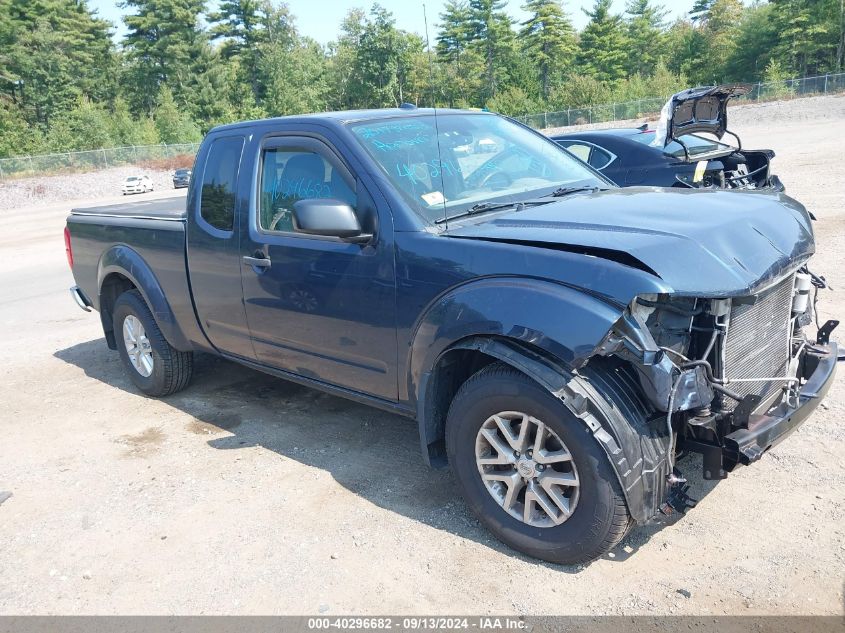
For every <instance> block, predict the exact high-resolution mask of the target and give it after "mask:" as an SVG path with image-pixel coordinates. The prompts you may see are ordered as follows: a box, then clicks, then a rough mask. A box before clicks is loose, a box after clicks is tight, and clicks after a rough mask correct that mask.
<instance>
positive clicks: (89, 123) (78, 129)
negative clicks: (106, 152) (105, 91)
mask: <svg viewBox="0 0 845 633" xmlns="http://www.w3.org/2000/svg"><path fill="white" fill-rule="evenodd" d="M47 143H48V145H49V147H50V150H51V151H54V152H70V151H74V150H87V149H102V148H104V147H114V146H115V145H117V142H116V140H115V137H114V135H113V124H112V118H111V115H110V113H109V112H108V111H107V110H106V109H105V108H104V107H103V106H101V105H98V104H95V103H92V102H91V101H89V100H88V99H86V98H85V97H80V98H79V101H78V102H77V104H76V105H75V106H74V107H73V109H71V110H69V111H68V112H66V113H64V114H62V115H60V116H58V117H56V118H55V120H54V121H53V124H52V125H51V126H50V133H49V135H48V137H47Z"/></svg>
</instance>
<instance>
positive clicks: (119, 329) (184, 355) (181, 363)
mask: <svg viewBox="0 0 845 633" xmlns="http://www.w3.org/2000/svg"><path fill="white" fill-rule="evenodd" d="M112 314H113V327H114V335H115V338H116V340H117V349H118V352H119V353H120V358H121V360H122V361H123V366H124V368H125V369H126V372H127V373H128V374H129V377H130V378H131V379H132V382H133V383H135V386H136V387H138V389H140V390H141V391H143V392H144V393H145V394H147V395H148V396H156V397H158V396H168V395H170V394H172V393H176V392H177V391H180V390H182V389H184V388H185V387H187V386H188V383H189V382H190V381H191V376H192V374H193V371H194V355H193V352H180V351H179V350H177V349H176V348H174V347H172V346H171V345H170V343H168V342H167V340H166V339H165V338H164V336H163V335H162V333H161V330H160V329H159V328H158V325H157V324H156V322H155V319H153V315H152V313H151V312H150V309H149V308H148V307H147V304H146V302H145V301H144V298H143V297H142V296H141V293H140V292H138V291H137V290H127V291H126V292H124V293H123V294H122V295H120V296H119V297H118V298H117V301H115V303H114V310H113V311H112ZM129 315H133V316H135V317H136V318H137V319H138V320H139V321H140V322H141V325H143V326H144V330H145V333H146V336H147V339H148V340H149V342H150V347H151V349H152V357H153V369H152V373H151V374H150V375H149V376H144V375H142V374H141V373H140V372H139V371H138V370H137V369H135V367H134V366H133V365H132V362H131V361H130V360H129V353H128V351H127V349H126V345H125V344H124V341H123V322H124V320H125V319H126V317H128V316H129Z"/></svg>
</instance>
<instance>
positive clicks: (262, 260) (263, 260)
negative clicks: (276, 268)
mask: <svg viewBox="0 0 845 633" xmlns="http://www.w3.org/2000/svg"><path fill="white" fill-rule="evenodd" d="M257 254H258V253H256V255H257ZM270 263H271V262H270V258H269V257H249V256H248V255H244V264H249V265H250V266H253V267H254V268H270Z"/></svg>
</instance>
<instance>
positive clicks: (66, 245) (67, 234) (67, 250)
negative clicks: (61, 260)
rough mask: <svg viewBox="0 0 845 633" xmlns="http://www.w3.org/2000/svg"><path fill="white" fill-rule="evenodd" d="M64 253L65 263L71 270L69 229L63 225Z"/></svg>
mask: <svg viewBox="0 0 845 633" xmlns="http://www.w3.org/2000/svg"><path fill="white" fill-rule="evenodd" d="M65 255H67V265H68V266H70V268H71V270H73V248H72V247H71V245H70V231H69V230H68V228H67V227H65Z"/></svg>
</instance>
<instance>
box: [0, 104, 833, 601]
mask: <svg viewBox="0 0 845 633" xmlns="http://www.w3.org/2000/svg"><path fill="white" fill-rule="evenodd" d="M793 103H796V104H798V105H797V106H794V107H799V108H803V107H805V106H804V104H803V102H793ZM837 103H838V102H837ZM783 107H784V108H788V107H790V106H789V104H787V105H785V106H783ZM783 112H786V110H784V111H783ZM796 117H799V115H796ZM785 121H786V120H785V119H783V120H782V121H781V123H780V124H779V125H778V126H777V128H775V129H773V128H772V126H771V125H770V121H768V120H760V119H757V120H755V119H754V117H752V118H751V120H750V121H748V122H746V123H743V124H742V125H737V129H738V131H739V132H740V133H741V135H742V137H743V141H744V142H745V145H746V146H748V147H771V148H773V149H775V150H776V152H777V154H778V156H777V159H776V161H775V165H776V170H777V172H778V173H779V174H780V175H781V177H782V178H783V181H784V182H785V183H786V186H787V190H788V192H789V193H790V195H793V196H794V197H796V198H797V199H799V200H801V201H802V202H804V203H805V204H806V205H807V206H808V207H809V208H810V209H811V210H812V211H813V212H815V214H816V215H817V216H818V218H819V220H818V222H817V223H816V230H817V237H818V254H817V256H816V258H815V263H814V268H815V269H816V271H817V272H818V273H820V274H823V275H826V276H827V277H828V278H829V280H830V282H831V283H832V284H833V286H834V287H836V288H837V289H839V288H845V272H843V271H845V267H843V261H845V187H843V185H842V183H843V181H845V162H843V161H842V147H841V142H842V141H841V139H842V138H845V117H840V118H837V119H832V120H809V121H804V122H802V123H796V124H791V125H790V124H787V123H786V122H785ZM165 193H166V192H156V193H154V194H150V195H149V197H151V198H152V197H160V196H163V195H165ZM116 200H120V198H119V197H118V198H117V199H116ZM105 201H106V200H104V202H105ZM85 202H91V201H90V200H87V201H85ZM70 206H71V203H67V204H52V205H41V206H29V207H24V208H19V209H15V210H13V211H9V212H8V213H6V214H5V217H6V218H7V223H6V226H7V227H9V228H7V230H6V231H4V232H3V233H2V234H0V287H2V288H3V289H4V293H3V295H2V297H0V326H2V331H3V332H4V333H5V334H4V336H3V339H2V340H3V344H2V345H0V411H2V413H0V431H2V433H3V441H2V443H0V491H4V490H7V491H10V492H12V493H13V496H12V497H11V498H9V499H7V500H6V501H5V502H3V503H2V505H0V534H2V547H0V570H2V573H0V613H2V614H32V613H38V614H49V613H62V614H94V613H97V614H109V613H123V614H142V613H156V614H169V613H177V614H215V613H238V614H247V613H248V614H257V613H261V614H296V613H299V614H301V613H323V614H329V615H331V614H339V613H355V614H374V613H394V614H449V613H451V614H478V613H484V614H491V613H495V614H548V613H567V614H573V615H577V614H582V615H589V614H617V615H620V614H624V615H633V614H648V615H658V614H699V615H700V614H708V615H709V614H713V615H716V614H741V615H750V614H790V615H797V614H831V615H832V614H841V613H842V604H843V570H845V538H843V537H845V465H843V460H842V455H843V454H845V427H843V423H842V420H843V417H845V372H843V371H840V373H839V376H838V377H837V380H836V383H835V385H834V386H833V388H832V390H831V393H830V395H829V396H828V398H827V399H826V400H825V402H824V403H823V404H822V406H821V407H820V409H819V410H818V411H817V413H816V414H815V415H814V416H813V417H812V418H811V419H810V420H809V421H808V422H807V423H805V424H804V425H803V426H802V427H801V428H800V429H799V430H798V431H797V432H796V433H795V434H794V435H793V436H792V437H790V438H789V439H788V440H787V441H786V442H784V443H783V444H781V445H779V446H778V447H776V448H775V449H773V450H772V451H771V452H769V453H768V454H767V455H766V456H765V457H764V458H763V459H762V460H761V461H760V462H759V463H758V464H756V465H755V466H753V467H750V468H744V469H740V470H738V471H736V472H735V473H733V474H731V476H730V477H729V478H728V479H727V480H726V481H723V482H719V483H718V484H714V482H705V481H703V480H702V479H701V476H700V469H699V466H700V465H699V463H698V462H697V461H695V460H687V461H685V462H683V463H682V464H681V467H682V468H683V469H684V470H685V471H686V473H687V474H688V476H689V477H690V480H691V483H692V489H693V490H692V491H693V494H694V495H695V496H697V497H699V498H700V499H701V501H700V502H699V504H698V506H697V507H696V508H695V509H694V510H692V511H690V512H689V513H688V514H687V515H686V516H685V517H684V518H683V519H681V520H680V521H679V522H677V523H675V524H674V525H671V526H668V527H663V528H660V527H657V526H651V527H644V528H638V529H636V530H634V531H633V532H632V533H631V534H630V535H629V536H628V537H627V538H626V539H625V541H624V542H623V543H622V544H621V545H620V546H618V547H617V548H616V549H615V550H614V551H613V552H611V554H610V555H608V556H607V557H605V558H603V559H601V560H599V561H596V562H594V563H592V564H590V565H588V566H578V567H563V566H556V565H550V564H545V563H541V562H538V561H536V560H532V559H530V558H527V557H525V556H522V555H519V554H516V553H514V552H513V551H511V550H509V549H508V548H506V547H504V546H502V545H501V544H499V543H498V542H497V541H495V540H494V539H492V538H491V537H490V536H489V535H488V533H487V532H486V531H485V530H484V529H482V528H481V526H480V525H479V524H478V522H477V521H476V520H475V518H474V517H473V516H472V515H471V513H470V512H469V511H468V509H467V508H466V506H465V505H464V503H463V502H462V501H461V500H460V499H459V497H458V495H457V491H456V489H455V484H454V482H453V479H452V477H451V475H450V474H449V473H448V472H443V471H430V470H427V469H426V468H425V467H424V466H423V465H422V463H421V459H420V456H419V442H418V438H417V435H416V428H415V425H414V424H413V423H412V422H409V421H407V420H403V419H400V418H397V417H395V416H392V415H389V414H385V413H382V412H379V411H375V410H371V409H368V408H365V407H363V406H359V405H356V404H352V403H350V402H347V401H344V400H340V399H337V398H334V397H331V396H327V395H323V394H320V393H317V392H315V391H310V390H308V389H305V388H302V387H298V386H295V385H293V384H291V383H286V382H283V381H279V380H275V379H273V378H270V377H267V376H264V375H262V374H258V373H256V372H253V371H251V370H248V369H245V368H241V367H239V366H236V365H233V364H231V363H228V362H225V361H221V360H217V359H214V358H210V357H200V358H199V359H198V371H197V375H196V377H195V380H194V382H193V384H192V386H191V387H190V388H189V389H187V390H186V391H184V392H182V393H180V394H177V395H175V396H172V397H169V398H166V399H163V400H153V399H147V398H144V397H142V396H141V395H140V394H139V393H138V392H137V391H135V389H133V387H132V385H131V383H130V382H129V381H128V380H127V379H126V378H125V377H124V375H123V372H122V371H121V367H120V361H119V359H118V356H117V354H116V353H112V352H109V351H108V350H107V349H106V347H105V344H104V342H103V338H102V331H101V329H100V327H99V323H98V318H97V316H96V315H94V314H86V313H83V312H81V311H79V310H78V309H77V308H76V306H75V305H73V304H72V302H71V301H70V298H69V297H68V296H67V290H66V289H67V287H68V286H69V285H70V284H71V276H70V274H69V272H68V270H67V266H66V264H65V261H64V254H63V252H62V251H63V247H62V241H61V230H62V226H63V220H64V216H65V215H66V213H67V209H68V208H69V207H70ZM36 252H37V253H38V254H39V259H38V265H37V266H33V260H32V254H33V253H36ZM821 308H822V318H823V319H826V318H831V317H833V316H834V315H843V314H845V291H841V290H840V291H839V292H834V293H825V294H824V296H823V297H822V301H821ZM840 329H841V328H840ZM838 334H839V340H840V341H842V340H845V339H843V337H842V332H841V331H840V332H839V333H838ZM840 369H841V368H840Z"/></svg>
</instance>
